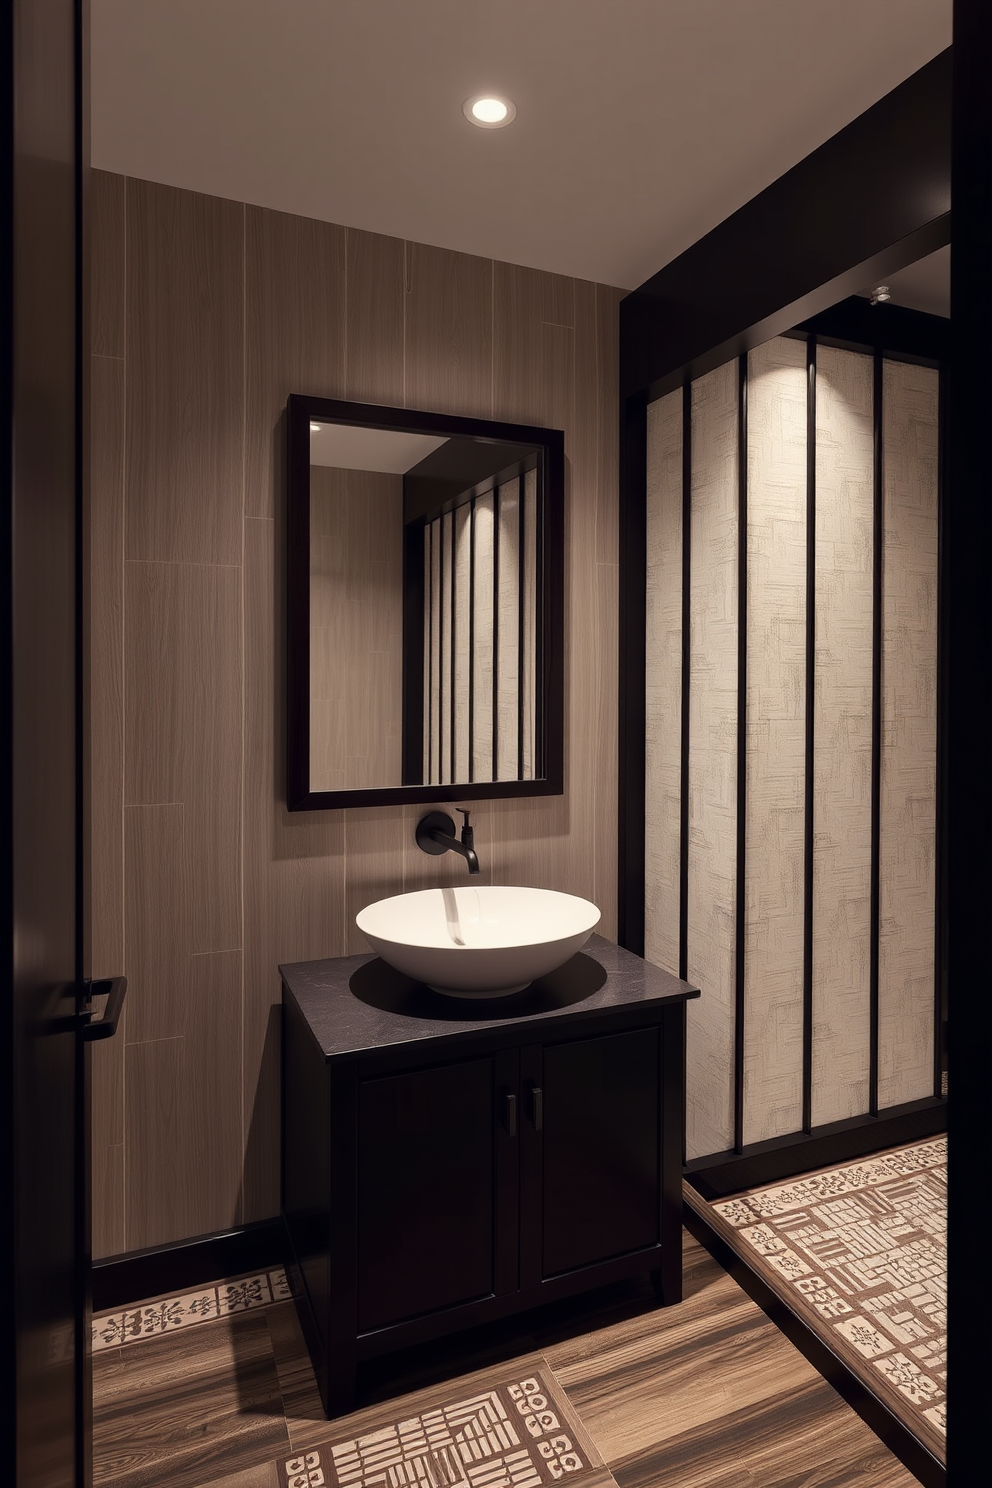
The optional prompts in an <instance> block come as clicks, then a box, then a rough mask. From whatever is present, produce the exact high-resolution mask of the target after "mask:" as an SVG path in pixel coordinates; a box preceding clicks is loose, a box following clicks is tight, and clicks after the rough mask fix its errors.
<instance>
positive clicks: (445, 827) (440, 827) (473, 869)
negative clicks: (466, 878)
mask: <svg viewBox="0 0 992 1488" xmlns="http://www.w3.org/2000/svg"><path fill="white" fill-rule="evenodd" d="M455 810H456V811H460V812H461V814H462V817H463V821H462V830H461V835H460V836H459V837H456V836H455V824H454V822H453V820H452V819H451V817H450V816H448V815H447V813H446V812H444V811H428V813H427V815H426V816H422V817H421V818H420V820H419V822H418V823H417V832H416V841H417V846H418V847H419V848H420V850H421V852H425V853H432V854H434V855H435V856H437V857H440V855H441V854H442V853H446V852H456V853H460V854H461V856H462V857H463V858H464V859H465V861H466V863H467V864H468V871H469V873H478V871H479V860H478V858H477V857H476V855H475V832H474V831H473V829H472V825H471V823H470V821H469V819H468V814H469V810H470V808H469V807H467V806H456V807H455Z"/></svg>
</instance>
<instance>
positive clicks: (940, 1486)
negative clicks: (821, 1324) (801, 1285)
mask: <svg viewBox="0 0 992 1488" xmlns="http://www.w3.org/2000/svg"><path fill="white" fill-rule="evenodd" d="M682 1223H683V1224H684V1225H685V1228H686V1229H687V1230H688V1231H689V1233H690V1234H691V1235H692V1236H693V1237H694V1238H695V1239H696V1240H698V1241H699V1243H700V1245H702V1246H703V1248H704V1249H705V1250H707V1251H708V1252H709V1253H710V1255H711V1256H712V1257H713V1259H714V1260H715V1261H717V1262H718V1263H719V1264H720V1265H721V1266H722V1267H723V1269H724V1270H725V1271H726V1272H728V1274H729V1275H730V1276H732V1277H733V1279H734V1281H736V1282H737V1285H738V1286H739V1287H740V1288H741V1289H742V1290H743V1291H745V1292H747V1294H748V1296H749V1297H750V1298H751V1300H752V1301H753V1302H756V1303H757V1304H758V1306H759V1307H760V1308H761V1310H762V1312H763V1313H764V1314H765V1316H766V1317H767V1318H768V1320H769V1321H770V1322H772V1323H774V1324H775V1326H776V1328H778V1330H779V1331H780V1332H781V1333H783V1334H784V1335H785V1337H786V1338H788V1340H789V1342H790V1343H791V1344H793V1345H794V1346H795V1347H796V1348H797V1349H798V1350H799V1352H800V1353H801V1354H802V1355H803V1357H804V1358H805V1359H807V1360H808V1361H809V1363H810V1364H812V1366H813V1368H814V1369H815V1370H816V1371H817V1373H818V1374H820V1375H822V1376H823V1378H824V1379H825V1380H826V1381H827V1383H828V1384H829V1385H831V1386H832V1387H833V1389H835V1390H836V1391H837V1394H838V1395H839V1396H840V1397H841V1399H842V1400H845V1401H846V1402H847V1404H848V1405H849V1406H850V1407H851V1409H852V1410H853V1411H855V1412H856V1413H857V1415H859V1416H860V1417H861V1419H862V1421H864V1423H865V1425H866V1426H867V1427H869V1429H870V1430H871V1431H873V1432H874V1433H875V1435H876V1436H877V1437H878V1439H879V1441H881V1442H882V1443H883V1444H884V1445H885V1446H886V1447H888V1449H889V1451H890V1452H892V1454H893V1455H894V1456H896V1457H898V1458H899V1461H900V1462H901V1463H902V1464H903V1466H904V1467H905V1468H907V1470H908V1471H909V1472H911V1473H912V1474H913V1476H914V1477H915V1478H917V1479H918V1480H919V1481H920V1482H921V1483H922V1484H923V1485H924V1488H946V1484H947V1470H946V1468H945V1467H944V1466H943V1464H942V1463H940V1462H938V1461H937V1459H936V1458H935V1457H934V1456H933V1455H932V1454H931V1453H930V1452H928V1451H927V1449H926V1447H924V1446H923V1445H922V1443H921V1442H920V1441H918V1440H917V1438H916V1437H915V1436H914V1435H913V1433H912V1432H911V1431H910V1430H909V1428H908V1427H906V1426H904V1425H903V1423H902V1422H901V1421H900V1420H899V1419H898V1418H897V1417H896V1416H894V1415H893V1414H892V1412H891V1411H890V1410H889V1409H888V1408H887V1406H885V1405H884V1404H883V1402H882V1401H881V1400H879V1399H878V1397H877V1396H876V1395H873V1394H872V1392H871V1391H870V1390H869V1389H868V1388H867V1386H865V1385H863V1384H862V1383H861V1381H860V1380H859V1379H857V1378H856V1377H855V1375H853V1374H852V1373H851V1371H850V1370H849V1369H848V1368H847V1366H846V1365H845V1364H844V1362H843V1360H841V1359H839V1358H838V1357H837V1355H836V1354H835V1353H833V1351H832V1350H831V1349H829V1348H828V1347H827V1345H826V1344H825V1343H824V1342H823V1341H822V1340H821V1339H820V1338H818V1337H817V1335H816V1334H815V1333H814V1332H813V1331H812V1329H811V1328H808V1327H807V1326H806V1324H805V1323H804V1322H803V1321H802V1320H801V1319H800V1318H799V1317H797V1315H796V1314H795V1313H794V1312H793V1311H792V1309H791V1308H790V1307H788V1306H787V1305H786V1303H785V1302H784V1301H783V1300H782V1298H781V1297H779V1296H778V1295H777V1294H776V1293H775V1292H773V1291H772V1290H771V1288H770V1287H768V1286H767V1285H766V1284H765V1282H764V1281H762V1279H761V1277H760V1276H758V1275H757V1273H756V1272H754V1271H752V1269H751V1267H750V1266H749V1265H748V1264H747V1262H746V1261H745V1260H744V1259H743V1257H741V1256H739V1255H738V1254H737V1252H736V1251H735V1250H732V1249H731V1247H730V1246H729V1245H728V1244H727V1243H726V1241H725V1240H723V1239H722V1238H721V1237H720V1236H719V1235H717V1234H716V1232H715V1231H714V1230H712V1229H711V1228H710V1226H709V1225H708V1224H707V1223H706V1221H705V1219H703V1217H702V1216H701V1215H700V1214H697V1213H696V1211H695V1209H693V1208H691V1206H690V1205H689V1204H687V1203H684V1202H683V1205H682Z"/></svg>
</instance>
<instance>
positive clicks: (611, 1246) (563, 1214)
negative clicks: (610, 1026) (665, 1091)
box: [521, 1028, 661, 1285]
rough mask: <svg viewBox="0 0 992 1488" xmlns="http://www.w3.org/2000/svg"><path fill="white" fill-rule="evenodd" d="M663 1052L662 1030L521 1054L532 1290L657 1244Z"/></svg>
mask: <svg viewBox="0 0 992 1488" xmlns="http://www.w3.org/2000/svg"><path fill="white" fill-rule="evenodd" d="M659 1053H660V1044H659V1032H658V1029H657V1028H645V1029H637V1030H634V1031H633V1032H630V1033H619V1034H608V1035H606V1036H604V1037H600V1038H586V1039H579V1040H575V1041H572V1042H569V1043H559V1044H551V1045H547V1046H545V1047H543V1048H538V1047H532V1048H528V1049H526V1050H524V1051H523V1054H522V1061H521V1085H522V1099H523V1106H524V1113H525V1119H524V1136H525V1138H526V1141H525V1143H524V1145H523V1147H522V1150H521V1160H522V1162H523V1164H524V1170H523V1192H522V1196H521V1210H522V1216H521V1265H522V1271H523V1278H522V1279H523V1284H524V1285H530V1284H533V1283H534V1282H537V1281H540V1280H541V1279H543V1278H546V1277H551V1276H557V1275H560V1274H561V1273H562V1272H565V1271H572V1270H575V1269H576V1268H578V1267H580V1266H588V1265H592V1264H593V1263H594V1262H596V1261H603V1260H607V1259H609V1258H610V1257H612V1256H620V1255H624V1254H627V1253H629V1252H631V1251H636V1250H642V1249H644V1248H645V1247H648V1246H652V1245H656V1244H657V1243H658V1240H659V1215H660V1201H661V1185H660V1171H659V1164H660V1155H661V1143H660V1113H661V1107H660V1074H659Z"/></svg>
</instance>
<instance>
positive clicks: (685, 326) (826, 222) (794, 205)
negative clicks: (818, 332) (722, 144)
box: [620, 47, 951, 398]
mask: <svg viewBox="0 0 992 1488" xmlns="http://www.w3.org/2000/svg"><path fill="white" fill-rule="evenodd" d="M950 208H951V48H950V47H948V48H947V49H946V50H945V51H943V52H941V53H940V54H939V55H938V56H936V57H934V58H933V60H932V61H930V62H928V63H927V64H926V66H925V67H921V68H920V69H919V71H918V72H914V73H913V74H912V76H911V77H908V78H907V79H906V81H905V82H903V83H900V85H899V87H897V88H894V89H893V90H892V92H891V93H887V94H886V95H885V97H884V98H881V99H879V101H878V102H877V103H876V104H873V105H872V107H871V108H869V109H867V110H866V111H865V112H864V113H863V114H860V115H859V116H858V118H856V119H854V120H853V121H852V122H851V123H850V124H848V125H847V126H846V127H845V128H844V129H842V130H840V132H839V133H838V134H835V135H833V136H832V138H830V139H828V140H827V141H826V142H825V143H824V144H823V145H821V146H820V147H819V149H817V150H814V151H813V152H812V154H810V155H807V156H806V158H805V159H804V160H801V161H800V162H799V164H798V165H795V166H793V168H792V170H790V171H787V172H786V173H785V175H784V176H780V177H779V179H778V180H777V181H773V182H772V184H771V185H770V186H768V187H767V188H766V189H765V190H764V191H762V192H760V193H759V194H758V195H757V196H756V197H754V198H752V200H751V201H749V202H747V203H746V204H745V205H744V206H743V207H741V208H740V210H739V211H737V212H734V213H733V215H732V216H730V217H728V218H727V219H726V221H724V222H721V223H720V225H719V226H718V227H715V228H714V229H713V231H712V232H710V233H707V234H706V236H705V237H703V238H700V240H699V241H698V242H697V243H694V244H693V245H692V247H691V248H687V249H686V251H685V252H684V253H682V254H680V255H679V257H678V258H676V259H673V260H672V262H671V263H670V264H668V265H666V267H665V268H663V269H660V270H659V272H658V273H657V274H654V275H653V276H652V277H651V278H650V279H648V280H646V281H645V282H644V284H642V285H640V286H639V288H638V289H636V290H634V291H633V292H632V293H631V294H629V295H627V296H626V297H625V298H624V299H623V300H621V302H620V393H621V397H628V396H630V395H632V394H641V395H644V394H645V393H646V394H647V395H648V397H650V398H656V397H660V396H661V394H662V393H665V392H668V391H670V390H671V388H673V387H675V386H677V385H678V384H679V382H680V381H681V378H682V373H683V370H684V369H686V368H688V370H689V372H690V375H691V376H693V377H697V376H700V375H701V374H702V373H703V372H707V371H709V370H710V369H711V368H713V367H717V366H720V365H721V364H722V363H723V362H725V361H728V360H729V359H730V358H731V357H733V356H736V355H739V353H740V352H742V351H748V350H750V348H751V347H752V346H756V345H758V344H760V342H762V341H765V340H767V339H768V338H769V337H771V336H775V335H779V334H781V332H782V331H785V330H788V329H789V328H790V327H791V326H793V325H795V324H796V322H797V321H800V320H806V319H808V318H809V317H810V316H812V315H817V314H819V313H820V312H821V311H822V310H825V309H826V308H827V307H828V306H829V305H832V304H835V303H836V302H837V301H838V300H841V299H843V298H845V296H847V295H850V294H854V293H856V292H857V291H858V290H860V289H863V288H865V287H866V285H868V284H870V283H871V282H872V281H873V280H876V279H879V278H881V277H883V276H886V275H889V274H893V273H895V272H896V270H897V269H901V268H905V266H906V265H907V264H909V263H913V262H914V261H915V260H916V259H918V258H921V257H923V256H924V255H926V254H928V253H933V252H935V251H936V250H937V249H938V248H942V247H944V246H945V245H946V244H947V243H949V242H950V235H951V223H950Z"/></svg>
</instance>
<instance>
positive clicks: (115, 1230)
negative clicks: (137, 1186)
mask: <svg viewBox="0 0 992 1488" xmlns="http://www.w3.org/2000/svg"><path fill="white" fill-rule="evenodd" d="M108 1042H110V1043H114V1042H116V1040H115V1039H111V1040H109V1041H108ZM120 1059H121V1063H122V1065H123V1061H124V1047H123V1045H121V1049H120ZM94 1083H95V1081H94ZM122 1089H123V1084H122ZM94 1106H95V1103H94ZM122 1124H123V1123H122ZM95 1127H96V1111H95V1108H94V1134H93V1136H94V1139H93V1145H92V1157H91V1170H90V1171H91V1183H92V1190H91V1212H92V1216H93V1219H92V1230H91V1245H92V1255H93V1259H94V1260H95V1261H100V1260H103V1259H105V1258H106V1257H107V1256H116V1255H123V1253H124V1250H125V1248H126V1245H127V1240H126V1238H125V1237H126V1230H125V1225H124V1143H123V1141H121V1142H118V1143H116V1144H115V1145H114V1146H107V1145H106V1144H105V1143H100V1144H99V1145H98V1144H97V1142H96V1131H95Z"/></svg>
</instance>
